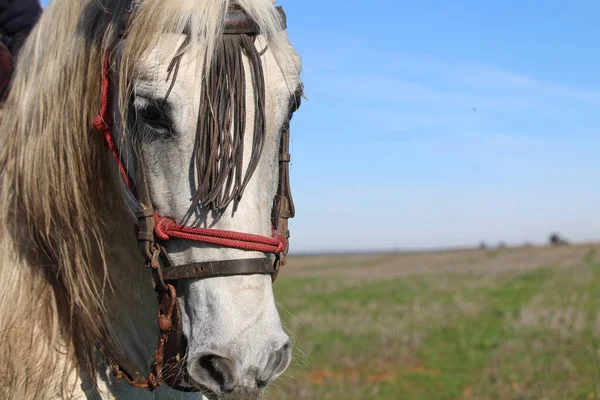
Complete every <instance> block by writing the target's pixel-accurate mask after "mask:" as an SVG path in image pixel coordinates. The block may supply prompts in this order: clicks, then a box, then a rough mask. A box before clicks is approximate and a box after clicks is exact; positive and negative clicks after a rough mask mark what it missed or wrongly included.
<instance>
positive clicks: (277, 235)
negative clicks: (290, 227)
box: [272, 229, 288, 254]
mask: <svg viewBox="0 0 600 400" xmlns="http://www.w3.org/2000/svg"><path fill="white" fill-rule="evenodd" d="M272 237H273V239H277V240H278V241H279V244H278V245H277V248H276V249H275V251H274V252H273V253H275V254H280V253H283V252H284V251H285V249H287V246H288V242H287V239H286V238H285V236H283V234H281V233H280V232H278V231H276V230H275V229H273V231H272Z"/></svg>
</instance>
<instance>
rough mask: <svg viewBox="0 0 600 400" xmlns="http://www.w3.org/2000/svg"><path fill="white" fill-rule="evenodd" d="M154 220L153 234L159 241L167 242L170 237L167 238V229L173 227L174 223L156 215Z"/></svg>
mask: <svg viewBox="0 0 600 400" xmlns="http://www.w3.org/2000/svg"><path fill="white" fill-rule="evenodd" d="M154 220H155V221H156V225H155V226H154V233H155V234H156V236H157V237H158V238H159V239H160V240H169V239H171V236H169V233H168V231H169V229H171V228H172V227H174V226H175V225H176V224H175V221H173V220H172V219H169V218H161V217H159V216H157V215H155V216H154Z"/></svg>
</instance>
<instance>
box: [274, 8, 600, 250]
mask: <svg viewBox="0 0 600 400" xmlns="http://www.w3.org/2000/svg"><path fill="white" fill-rule="evenodd" d="M278 4H279V5H282V6H284V8H285V10H286V13H287V15H288V24H289V35H290V38H291V40H292V43H293V44H294V46H295V47H296V48H297V50H298V52H299V53H300V55H301V57H302V59H303V63H304V71H303V81H304V83H305V87H306V93H307V97H308V99H307V100H305V101H304V102H303V106H302V108H301V109H300V110H299V111H298V112H297V114H296V116H295V117H294V121H293V124H292V136H293V138H292V160H293V162H292V165H291V178H292V191H293V193H294V196H295V202H296V209H297V213H296V218H295V219H293V220H292V221H291V223H290V226H291V231H292V238H291V246H292V252H307V251H323V250H334V251H343V250H352V251H358V250H367V249H416V248H433V247H449V246H452V247H453V246H472V245H476V244H477V243H478V242H479V241H482V240H484V241H487V242H488V243H489V244H492V245H494V244H497V243H498V242H500V241H504V242H506V243H508V244H521V243H523V242H525V241H530V242H533V243H542V242H545V241H546V240H547V237H548V235H549V233H550V232H552V231H558V232H560V233H561V234H563V235H564V236H565V237H567V238H568V239H570V240H572V241H587V240H597V239H600V230H599V227H600V189H599V187H598V183H599V182H600V158H599V157H598V154H599V153H600V132H599V130H600V112H599V111H598V110H599V108H600V75H599V74H598V72H597V71H598V65H600V52H599V51H598V44H597V38H598V37H600V26H599V25H598V24H597V20H595V16H597V15H599V14H600V3H598V2H594V1H579V2H576V3H575V2H568V1H562V2H558V1H544V2H542V1H529V2H526V4H525V2H516V1H494V2H480V1H455V2H449V1H441V0H440V1H437V2H433V1H420V2H418V4H417V2H412V3H408V2H398V1H391V0H380V1H377V2H360V3H359V4H360V6H351V5H349V4H350V2H341V1H340V2H325V1H317V0H302V1H298V0H279V1H278ZM355 4H356V3H355Z"/></svg>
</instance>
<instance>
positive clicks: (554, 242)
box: [548, 233, 569, 246]
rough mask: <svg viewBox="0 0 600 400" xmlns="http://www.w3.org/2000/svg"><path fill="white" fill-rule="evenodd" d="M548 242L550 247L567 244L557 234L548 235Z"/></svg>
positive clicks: (565, 240)
mask: <svg viewBox="0 0 600 400" xmlns="http://www.w3.org/2000/svg"><path fill="white" fill-rule="evenodd" d="M548 242H549V243H550V246H560V245H567V244H569V242H568V241H567V239H565V238H563V237H561V236H560V234H558V233H552V234H550V236H549V237H548Z"/></svg>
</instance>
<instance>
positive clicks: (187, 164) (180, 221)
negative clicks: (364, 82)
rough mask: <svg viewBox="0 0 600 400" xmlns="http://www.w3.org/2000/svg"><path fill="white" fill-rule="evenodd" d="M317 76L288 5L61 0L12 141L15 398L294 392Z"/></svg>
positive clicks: (36, 39) (5, 344)
mask: <svg viewBox="0 0 600 400" xmlns="http://www.w3.org/2000/svg"><path fill="white" fill-rule="evenodd" d="M299 75H300V61H299V58H298V56H297V54H296V52H295V51H294V49H293V48H292V46H291V45H290V43H289V41H288V38H287V35H286V33H285V23H284V18H283V16H282V15H281V13H280V10H279V9H278V8H277V7H275V5H274V4H273V2H272V0H238V1H236V2H235V4H234V3H233V2H231V4H230V2H229V1H228V0H214V1H198V0H52V2H51V3H50V4H49V6H48V7H47V9H46V10H45V11H44V14H43V15H42V17H41V19H40V21H39V23H38V25H37V27H36V28H35V30H34V31H33V32H32V33H31V35H30V37H29V39H28V41H27V42H26V44H25V45H24V47H23V49H22V51H21V53H20V58H19V63H18V65H17V67H16V73H15V76H14V79H13V83H12V87H11V92H10V95H9V98H8V100H7V102H6V104H5V107H4V110H3V117H2V118H3V119H2V124H1V126H0V135H1V139H0V143H1V145H0V168H1V176H0V203H1V206H2V208H1V209H0V251H1V253H2V258H1V261H0V282H1V286H2V287H1V289H0V304H2V310H1V311H0V329H1V332H2V336H1V337H0V339H1V340H0V354H2V360H1V361H0V398H2V399H66V398H69V399H71V398H72V399H105V398H107V399H108V398H111V399H112V398H114V399H146V398H147V399H150V398H153V399H179V398H194V399H196V398H198V397H199V396H200V397H201V396H202V395H204V396H206V397H208V398H221V399H254V398H258V397H260V396H261V395H262V393H263V391H264V388H265V387H266V386H268V385H269V384H270V383H271V382H273V380H275V379H276V378H277V377H278V376H280V375H281V374H282V373H283V372H284V370H285V369H286V368H287V367H288V365H289V363H290V359H291V345H290V339H289V337H288V336H287V335H286V334H285V333H284V331H283V329H282V326H281V321H280V318H279V315H278V312H277V309H276V306H275V301H274V297H273V291H272V277H273V276H276V272H277V269H278V266H279V264H281V263H282V262H281V261H282V260H283V259H284V257H285V254H286V252H287V240H286V232H285V231H286V230H287V218H288V217H291V216H293V204H292V202H291V197H290V194H289V185H288V176H287V165H288V164H287V163H288V161H289V158H288V157H289V155H288V154H287V146H288V143H287V141H288V135H289V131H288V127H289V118H291V113H292V112H293V111H295V108H296V104H297V101H298V100H299V98H298V96H299V95H300V94H301V84H300V77H299ZM274 228H276V229H274ZM157 296H158V298H159V301H160V305H159V304H158V303H157ZM157 309H158V312H157ZM157 317H158V321H157ZM190 392H191V393H190Z"/></svg>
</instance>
